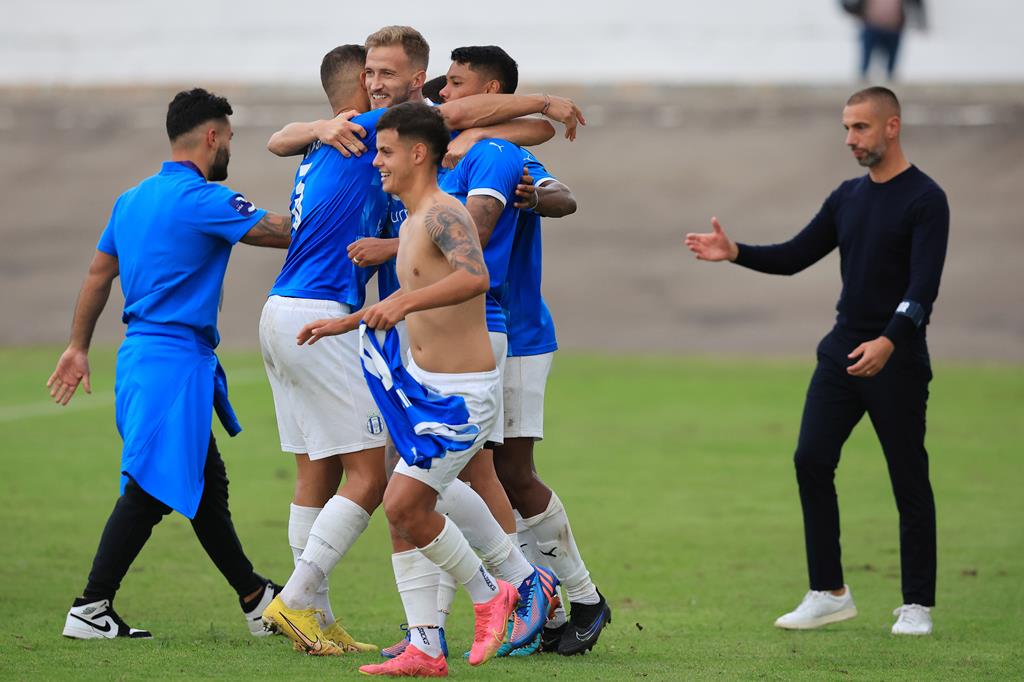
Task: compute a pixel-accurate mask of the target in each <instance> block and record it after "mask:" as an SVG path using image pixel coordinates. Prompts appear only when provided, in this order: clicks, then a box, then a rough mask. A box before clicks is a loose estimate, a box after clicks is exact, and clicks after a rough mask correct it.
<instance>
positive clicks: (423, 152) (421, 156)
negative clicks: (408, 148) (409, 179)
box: [412, 142, 427, 166]
mask: <svg viewBox="0 0 1024 682" xmlns="http://www.w3.org/2000/svg"><path fill="white" fill-rule="evenodd" d="M426 160H427V145H426V143H425V142H417V143H416V144H414V145H413V146H412V162H413V163H414V164H416V165H417V166H418V165H420V164H421V163H423V162H425V161H426Z"/></svg>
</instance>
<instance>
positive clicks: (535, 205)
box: [527, 187, 540, 211]
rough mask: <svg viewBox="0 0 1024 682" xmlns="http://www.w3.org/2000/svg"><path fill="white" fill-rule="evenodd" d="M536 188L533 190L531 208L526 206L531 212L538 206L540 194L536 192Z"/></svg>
mask: <svg viewBox="0 0 1024 682" xmlns="http://www.w3.org/2000/svg"><path fill="white" fill-rule="evenodd" d="M537 189H538V188H537V187H534V188H533V206H527V208H528V209H530V210H531V211H532V210H533V209H535V208H537V207H538V206H540V193H539V192H538V191H537Z"/></svg>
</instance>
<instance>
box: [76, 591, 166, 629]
mask: <svg viewBox="0 0 1024 682" xmlns="http://www.w3.org/2000/svg"><path fill="white" fill-rule="evenodd" d="M63 634H64V636H65V637H70V638H71V639H114V638H115V637H129V638H131V639H149V638H150V637H152V636H153V635H152V634H150V632H149V631H148V630H139V629H138V628H133V627H130V626H129V625H128V624H127V623H125V622H124V621H123V620H121V617H120V616H119V615H117V612H116V611H114V607H113V606H112V605H111V603H110V600H109V599H100V600H98V601H92V602H90V601H86V600H85V599H84V598H82V597H79V598H78V599H76V600H75V603H74V604H72V605H71V609H70V610H69V611H68V617H67V618H65V619H64V632H63Z"/></svg>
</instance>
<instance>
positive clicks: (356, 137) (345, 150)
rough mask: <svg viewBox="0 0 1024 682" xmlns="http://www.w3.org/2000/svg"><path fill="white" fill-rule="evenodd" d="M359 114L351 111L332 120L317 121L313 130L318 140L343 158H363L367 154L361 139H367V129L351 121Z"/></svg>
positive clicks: (344, 112)
mask: <svg viewBox="0 0 1024 682" xmlns="http://www.w3.org/2000/svg"><path fill="white" fill-rule="evenodd" d="M358 113H359V112H357V111H356V110H354V109H351V110H349V111H343V112H342V113H340V114H338V115H337V116H335V117H334V118H332V119H329V120H326V121H317V123H316V125H315V126H314V128H313V131H314V132H315V133H316V137H317V139H318V140H320V141H321V142H322V143H324V144H329V145H331V146H332V147H334V148H335V149H337V150H338V151H339V152H341V154H342V156H352V155H353V154H354V155H355V156H362V154H363V153H364V152H366V145H365V144H363V142H362V140H361V139H360V138H363V137H366V129H365V128H363V126H361V125H359V124H358V123H353V122H352V121H351V120H349V119H351V118H352V117H353V116H355V115H356V114H358Z"/></svg>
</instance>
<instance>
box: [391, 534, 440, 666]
mask: <svg viewBox="0 0 1024 682" xmlns="http://www.w3.org/2000/svg"><path fill="white" fill-rule="evenodd" d="M391 567H392V568H393V569H394V571H395V584H396V585H397V586H398V594H399V596H401V598H402V606H403V607H404V608H405V620H406V622H407V623H408V624H409V643H410V644H412V645H413V646H415V647H416V648H417V649H419V650H420V651H422V652H423V653H425V654H427V655H429V656H433V657H435V658H436V657H437V656H440V655H441V637H440V633H439V631H438V623H437V566H435V565H434V564H433V563H432V562H431V561H430V559H428V558H427V557H425V556H423V554H422V553H421V552H420V551H419V550H417V549H411V550H409V551H407V552H396V553H394V554H392V555H391Z"/></svg>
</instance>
